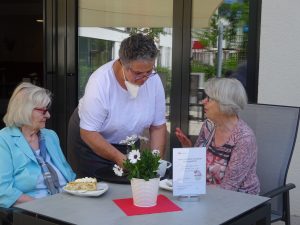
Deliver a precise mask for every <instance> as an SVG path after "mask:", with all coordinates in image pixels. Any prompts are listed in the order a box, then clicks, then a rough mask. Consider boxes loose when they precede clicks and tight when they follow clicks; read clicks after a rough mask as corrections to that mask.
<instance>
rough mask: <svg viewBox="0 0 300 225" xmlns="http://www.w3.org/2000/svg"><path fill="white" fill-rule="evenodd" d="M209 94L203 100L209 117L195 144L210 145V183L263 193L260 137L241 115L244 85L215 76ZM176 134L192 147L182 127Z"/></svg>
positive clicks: (245, 101)
mask: <svg viewBox="0 0 300 225" xmlns="http://www.w3.org/2000/svg"><path fill="white" fill-rule="evenodd" d="M205 93H206V97H205V98H204V99H203V100H202V103H203V105H204V111H205V114H206V117H207V119H206V120H205V121H204V123H203V126H202V128H201V130H200V133H199V137H198V139H197V141H196V143H195V144H194V146H195V147H199V146H206V148H207V153H206V182H207V184H213V185H217V186H220V187H221V188H224V189H227V190H233V191H239V192H244V193H249V194H259V191H260V185H259V180H258V177H257V174H256V163H257V145H256V139H255V136H254V133H253V131H252V130H251V128H250V127H249V126H248V125H247V124H246V123H245V122H244V121H243V120H241V119H240V118H239V117H238V112H239V111H240V110H242V109H243V108H244V106H245V105H246V104H247V95H246V92H245V89H244V87H243V85H242V84H241V83H240V82H239V81H238V80H236V79H231V78H212V79H210V80H208V82H207V84H206V87H205ZM175 133H176V136H177V138H178V140H179V141H180V143H181V145H182V146H183V147H191V146H192V142H191V141H190V140H189V139H188V138H187V136H186V135H185V134H184V133H183V132H182V131H181V130H180V129H179V128H176V132H175Z"/></svg>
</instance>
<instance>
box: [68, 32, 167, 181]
mask: <svg viewBox="0 0 300 225" xmlns="http://www.w3.org/2000/svg"><path fill="white" fill-rule="evenodd" d="M157 54H158V49H157V48H156V46H155V43H154V41H153V39H152V38H150V37H148V36H145V35H143V34H134V35H132V36H130V37H128V38H126V39H125V40H123V41H122V43H121V46H120V50H119V59H117V60H113V61H110V62H108V63H106V64H104V65H103V66H101V67H100V68H98V69H97V70H96V71H95V72H94V73H93V74H92V75H91V77H90V78H89V81H88V83H87V85H86V88H85V93H84V96H83V97H82V98H81V99H80V101H79V105H78V110H77V109H76V110H75V111H74V113H73V115H72V117H71V119H70V123H69V137H68V139H69V143H71V145H72V146H69V149H70V151H75V153H76V155H77V158H78V162H77V164H78V165H77V167H78V168H77V172H78V173H79V176H94V174H95V171H96V170H97V169H99V168H103V167H108V166H113V165H114V164H118V165H119V166H122V164H123V162H124V160H125V159H126V151H127V147H126V146H122V145H120V144H119V143H120V141H121V140H124V139H125V138H126V137H127V136H131V135H134V134H136V135H141V134H142V133H143V131H144V130H145V129H149V134H150V146H151V149H159V150H160V153H161V156H162V157H163V155H164V150H165V141H166V119H165V94H164V89H163V85H162V82H161V80H160V77H159V76H158V74H157V73H156V72H155V67H154V65H155V59H156V57H157Z"/></svg>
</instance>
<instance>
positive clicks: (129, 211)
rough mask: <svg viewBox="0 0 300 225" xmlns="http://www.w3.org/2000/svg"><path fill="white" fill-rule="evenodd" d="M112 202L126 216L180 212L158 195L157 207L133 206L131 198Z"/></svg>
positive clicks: (165, 198)
mask: <svg viewBox="0 0 300 225" xmlns="http://www.w3.org/2000/svg"><path fill="white" fill-rule="evenodd" d="M113 201H114V202H115V203H116V204H117V206H119V208H120V209H122V211H123V212H124V213H125V214H126V215H127V216H135V215H142V214H153V213H163V212H174V211H182V209H181V208H180V207H178V206H177V205H176V204H175V203H174V202H172V201H171V200H170V199H168V198H167V197H166V196H164V195H158V196H157V205H156V206H152V207H137V206H135V205H133V199H132V198H123V199H115V200H113Z"/></svg>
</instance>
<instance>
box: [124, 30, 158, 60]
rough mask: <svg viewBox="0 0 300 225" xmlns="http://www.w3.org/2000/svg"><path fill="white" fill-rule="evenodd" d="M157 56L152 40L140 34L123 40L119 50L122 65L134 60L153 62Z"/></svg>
mask: <svg viewBox="0 0 300 225" xmlns="http://www.w3.org/2000/svg"><path fill="white" fill-rule="evenodd" d="M157 54H158V49H157V48H156V46H155V43H154V40H153V39H152V38H151V37H149V36H147V35H143V34H142V33H137V34H133V35H132V36H130V37H128V38H126V39H124V40H123V41H122V43H121V46H120V50H119V58H120V60H121V62H122V64H124V65H128V64H129V63H130V62H132V61H134V60H155V58H156V56H157Z"/></svg>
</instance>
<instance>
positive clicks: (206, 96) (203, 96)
mask: <svg viewBox="0 0 300 225" xmlns="http://www.w3.org/2000/svg"><path fill="white" fill-rule="evenodd" d="M205 99H207V101H208V102H209V101H210V100H211V99H212V98H211V97H209V96H208V95H207V94H206V92H205V91H204V92H203V94H202V101H204V100H205Z"/></svg>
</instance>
